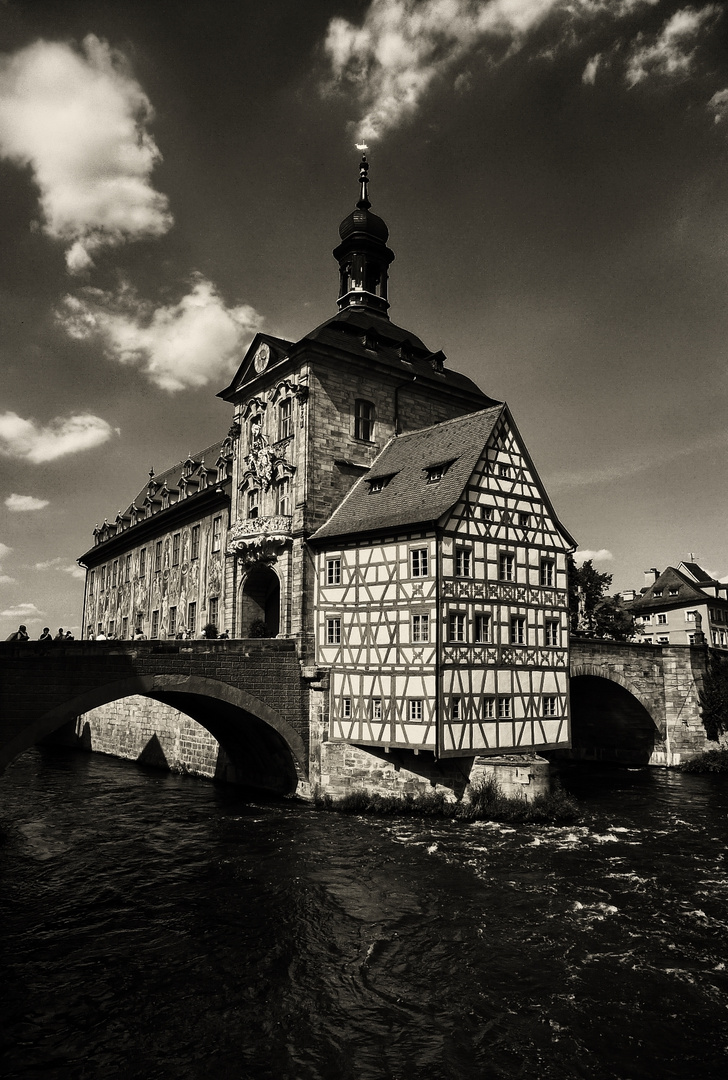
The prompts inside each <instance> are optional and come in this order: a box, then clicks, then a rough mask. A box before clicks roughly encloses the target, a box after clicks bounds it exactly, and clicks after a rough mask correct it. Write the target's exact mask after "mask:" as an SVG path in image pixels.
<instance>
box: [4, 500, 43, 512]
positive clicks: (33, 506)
mask: <svg viewBox="0 0 728 1080" xmlns="http://www.w3.org/2000/svg"><path fill="white" fill-rule="evenodd" d="M48 504H49V500H48V499H36V497H35V496H34V495H8V497H7V499H6V500H5V505H6V506H7V508H8V510H12V511H13V513H19V514H22V513H24V512H25V511H26V510H42V509H43V508H44V507H46V506H48Z"/></svg>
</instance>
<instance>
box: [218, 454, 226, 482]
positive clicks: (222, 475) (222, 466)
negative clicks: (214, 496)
mask: <svg viewBox="0 0 728 1080" xmlns="http://www.w3.org/2000/svg"><path fill="white" fill-rule="evenodd" d="M227 478H228V463H227V461H226V460H225V458H219V459H218V462H217V482H218V484H221V483H222V481H223V480H227Z"/></svg>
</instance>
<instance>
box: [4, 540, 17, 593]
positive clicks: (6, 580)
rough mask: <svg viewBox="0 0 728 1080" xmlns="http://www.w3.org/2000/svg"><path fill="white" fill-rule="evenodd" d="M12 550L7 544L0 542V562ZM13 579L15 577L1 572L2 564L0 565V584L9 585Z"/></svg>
mask: <svg viewBox="0 0 728 1080" xmlns="http://www.w3.org/2000/svg"><path fill="white" fill-rule="evenodd" d="M12 550H13V549H12V548H11V547H8V545H7V544H3V543H0V563H2V562H3V560H4V559H6V558H7V556H8V555H9V554H10V552H11V551H12ZM13 581H15V578H13V577H10V575H9V574H5V573H3V569H2V566H0V585H9V584H10V583H11V582H13Z"/></svg>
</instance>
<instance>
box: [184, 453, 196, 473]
mask: <svg viewBox="0 0 728 1080" xmlns="http://www.w3.org/2000/svg"><path fill="white" fill-rule="evenodd" d="M195 464H196V462H195V460H194V458H191V457H188V458H187V461H185V463H184V466H183V469H182V475H183V476H192V473H193V472H194V471H195Z"/></svg>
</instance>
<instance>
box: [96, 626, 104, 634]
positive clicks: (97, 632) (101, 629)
mask: <svg viewBox="0 0 728 1080" xmlns="http://www.w3.org/2000/svg"><path fill="white" fill-rule="evenodd" d="M103 632H104V624H103V623H99V624H98V626H97V627H96V636H97V637H98V635H99V634H103Z"/></svg>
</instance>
